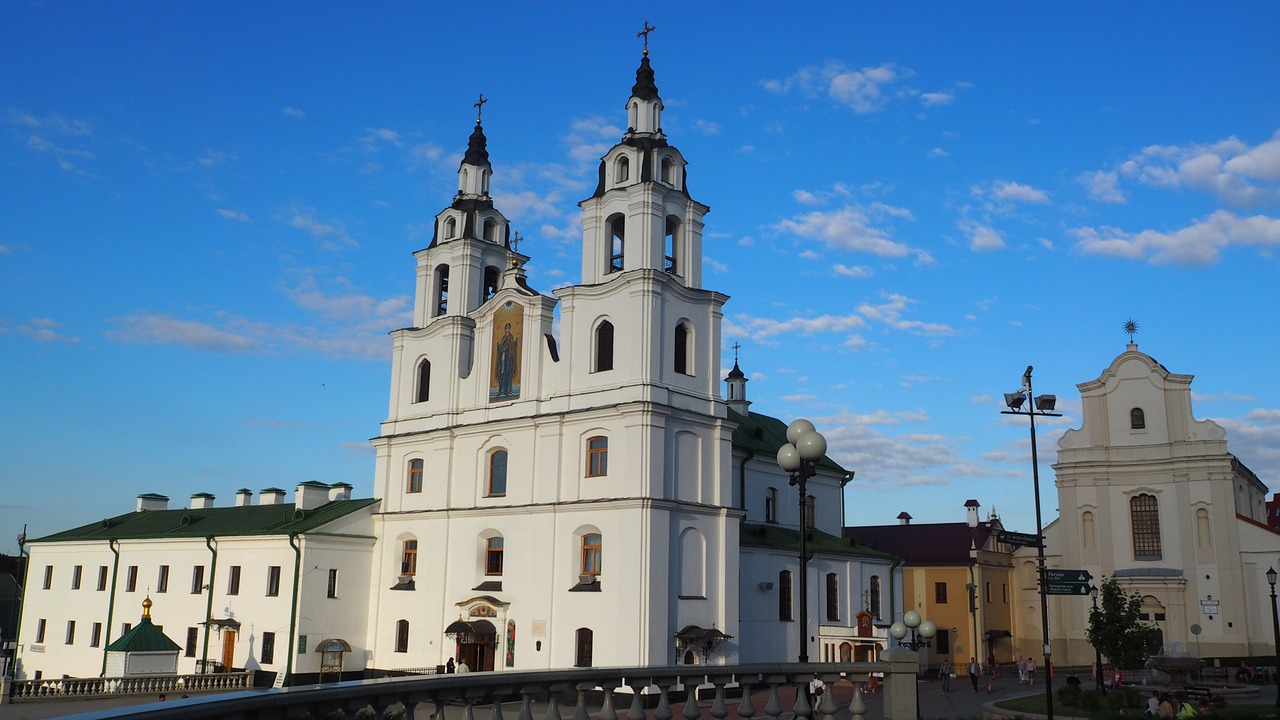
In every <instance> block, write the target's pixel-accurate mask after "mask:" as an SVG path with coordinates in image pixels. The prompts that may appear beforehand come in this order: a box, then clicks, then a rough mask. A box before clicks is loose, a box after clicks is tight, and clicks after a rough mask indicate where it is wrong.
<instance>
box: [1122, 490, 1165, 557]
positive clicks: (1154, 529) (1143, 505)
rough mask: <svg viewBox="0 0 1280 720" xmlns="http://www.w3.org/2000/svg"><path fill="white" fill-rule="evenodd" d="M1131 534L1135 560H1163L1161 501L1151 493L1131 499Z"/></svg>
mask: <svg viewBox="0 0 1280 720" xmlns="http://www.w3.org/2000/svg"><path fill="white" fill-rule="evenodd" d="M1129 532H1130V534H1131V535H1132V536H1133V559H1134V560H1161V559H1163V557H1164V547H1163V544H1162V542H1161V538H1160V501H1159V500H1158V499H1157V498H1156V496H1155V495H1152V494H1151V493H1140V494H1138V495H1134V496H1133V497H1131V498H1129Z"/></svg>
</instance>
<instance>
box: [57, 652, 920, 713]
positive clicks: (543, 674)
mask: <svg viewBox="0 0 1280 720" xmlns="http://www.w3.org/2000/svg"><path fill="white" fill-rule="evenodd" d="M916 670H917V665H916V654H915V653H912V652H909V651H905V650H899V649H894V650H890V651H886V652H885V653H884V654H883V659H882V661H881V662H874V663H840V664H833V663H810V664H777V665H738V666H707V665H679V666H674V667H658V668H599V669H596V668H576V669H567V670H546V671H537V672H488V673H479V672H473V673H464V674H449V675H432V676H426V677H400V678H379V679H376V680H357V681H350V682H342V683H333V684H328V685H319V686H309V687H289V688H285V689H282V690H259V691H246V692H236V693H227V694H222V695H218V696H214V697H204V698H190V699H185V700H179V701H177V702H174V701H172V700H170V701H169V702H165V703H153V704H149V705H137V706H133V707H127V708H116V709H112V710H105V711H100V712H94V713H86V714H84V715H77V716H74V717H77V718H82V720H89V719H90V718H93V719H95V720H96V719H105V718H115V719H116V720H161V719H164V720H213V719H214V718H231V719H236V718H244V719H246V720H248V719H250V718H252V719H254V720H266V719H268V718H280V719H281V720H283V719H284V718H298V717H301V716H303V715H309V716H310V717H311V718H316V719H319V718H324V717H325V716H327V715H329V714H331V713H334V712H335V711H340V713H341V714H342V716H344V717H346V718H349V719H350V718H354V717H355V716H356V714H357V713H360V712H361V711H364V712H365V713H369V714H371V715H372V717H373V718H375V720H382V718H384V717H385V716H386V714H387V713H388V711H397V712H403V717H404V719H405V720H429V719H431V718H434V720H474V719H475V718H476V717H478V716H479V715H480V714H481V713H483V714H484V716H486V717H487V718H489V720H503V718H504V717H505V714H507V713H511V712H512V711H513V710H515V708H516V707H518V708H519V709H518V710H516V720H534V718H535V717H540V718H543V719H544V720H560V719H561V718H563V717H565V711H566V710H567V709H568V708H572V710H570V711H569V716H570V717H571V718H572V720H589V718H593V717H594V718H598V719H599V720H641V719H643V718H647V717H653V718H655V719H656V720H673V718H675V716H676V711H675V710H673V708H672V705H673V704H677V705H679V704H682V703H683V707H682V708H681V709H680V711H679V715H680V717H681V718H683V720H697V719H698V718H700V717H701V716H702V713H703V712H704V709H705V710H707V711H709V713H710V715H711V717H712V718H713V719H714V720H726V719H728V720H739V719H741V720H746V719H748V718H758V719H762V718H769V719H770V720H780V719H781V718H782V717H783V716H784V715H792V716H794V718H795V720H814V719H817V720H834V718H835V715H836V714H837V713H839V712H841V711H842V710H847V711H848V712H849V713H850V715H851V716H852V717H853V718H855V719H857V718H861V717H862V715H863V714H864V713H865V712H866V707H865V704H864V703H863V699H862V693H861V684H862V683H863V682H865V681H866V680H867V678H868V675H869V674H870V673H883V675H884V685H883V691H884V706H883V717H884V718H885V720H916ZM815 675H816V676H817V677H819V678H821V679H822V680H823V682H824V683H826V685H827V687H828V688H830V687H832V686H833V685H834V684H835V683H837V682H841V681H852V682H853V683H854V693H853V697H852V699H851V701H850V702H849V703H848V704H846V705H843V706H841V705H838V704H837V703H836V701H835V693H834V692H826V693H824V694H823V695H821V700H820V701H819V702H818V703H817V707H816V708H814V707H812V706H811V705H810V703H809V700H808V692H807V690H808V685H809V682H810V681H811V680H812V679H813V678H814V676H815ZM204 677H208V676H204ZM689 697H692V699H693V700H694V701H693V702H687V701H686V700H687V698H689ZM699 701H701V703H702V704H701V705H700V704H699ZM535 706H537V708H538V709H537V712H536V714H535V711H534V707H535ZM620 711H621V712H620Z"/></svg>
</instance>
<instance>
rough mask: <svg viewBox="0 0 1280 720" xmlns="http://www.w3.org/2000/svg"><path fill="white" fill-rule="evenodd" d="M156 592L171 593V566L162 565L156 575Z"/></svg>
mask: <svg viewBox="0 0 1280 720" xmlns="http://www.w3.org/2000/svg"><path fill="white" fill-rule="evenodd" d="M156 592H157V593H165V592H169V566H168V565H161V566H160V569H159V571H158V572H157V573H156Z"/></svg>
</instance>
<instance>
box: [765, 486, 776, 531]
mask: <svg viewBox="0 0 1280 720" xmlns="http://www.w3.org/2000/svg"><path fill="white" fill-rule="evenodd" d="M764 521H765V522H771V523H776V522H778V488H769V491H768V492H767V493H766V494H765V496H764Z"/></svg>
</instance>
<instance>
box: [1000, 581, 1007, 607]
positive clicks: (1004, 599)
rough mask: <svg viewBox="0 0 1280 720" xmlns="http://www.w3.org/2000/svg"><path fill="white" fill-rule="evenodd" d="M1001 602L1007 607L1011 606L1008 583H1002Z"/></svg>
mask: <svg viewBox="0 0 1280 720" xmlns="http://www.w3.org/2000/svg"><path fill="white" fill-rule="evenodd" d="M1000 600H1001V602H1003V603H1004V604H1005V605H1008V604H1009V585H1008V583H1000Z"/></svg>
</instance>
